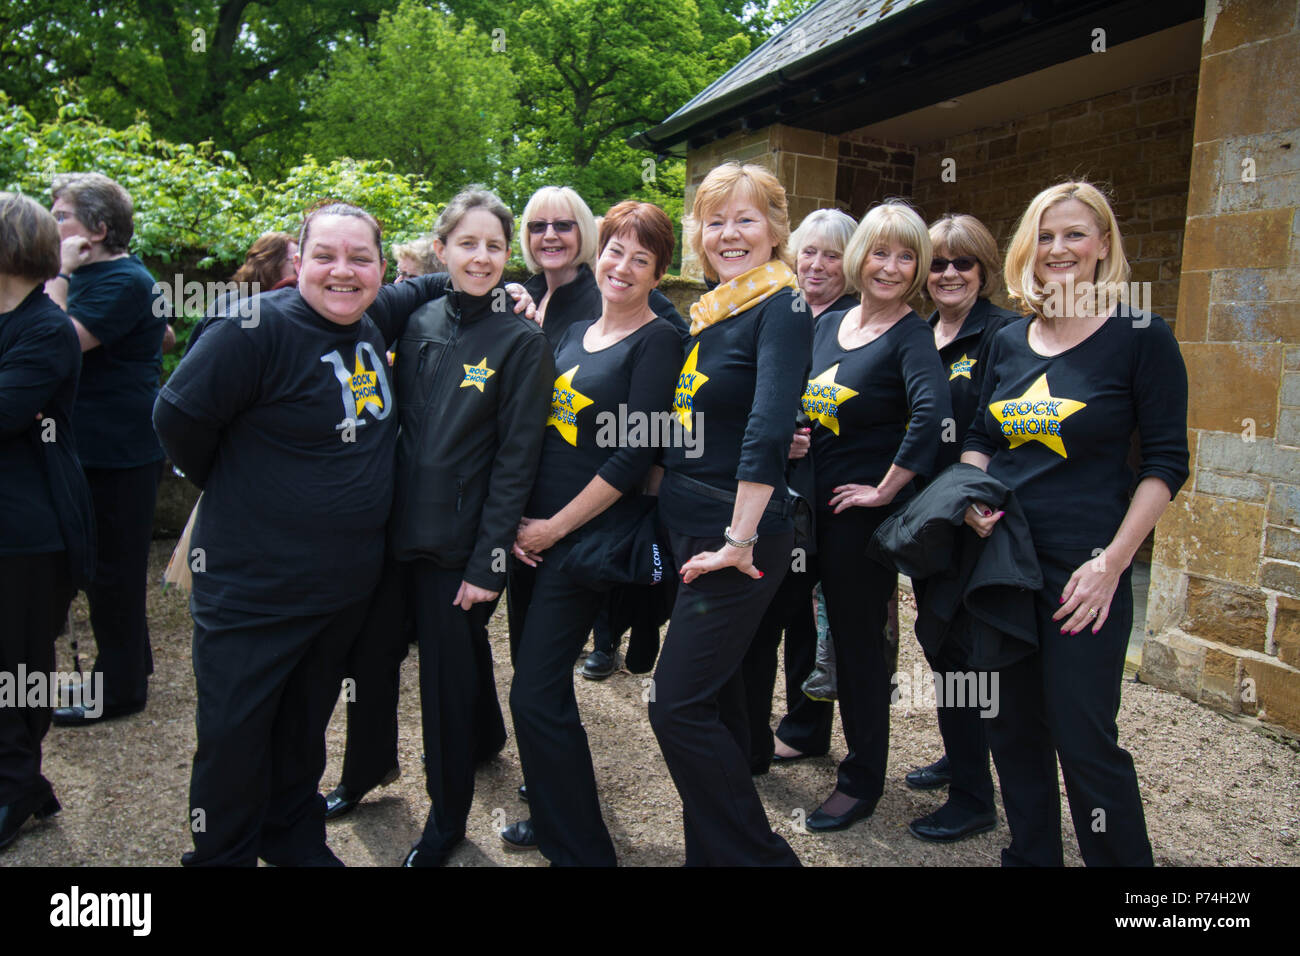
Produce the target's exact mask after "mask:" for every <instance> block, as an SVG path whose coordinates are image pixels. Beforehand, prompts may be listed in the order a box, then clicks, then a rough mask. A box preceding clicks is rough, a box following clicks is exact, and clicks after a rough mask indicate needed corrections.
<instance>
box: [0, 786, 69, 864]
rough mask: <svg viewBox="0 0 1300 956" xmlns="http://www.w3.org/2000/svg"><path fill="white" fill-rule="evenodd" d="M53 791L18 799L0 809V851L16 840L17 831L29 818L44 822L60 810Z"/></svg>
mask: <svg viewBox="0 0 1300 956" xmlns="http://www.w3.org/2000/svg"><path fill="white" fill-rule="evenodd" d="M62 809H63V807H61V806H60V805H59V800H58V798H57V797H56V796H54V791H53V790H49V791H47V792H45V793H37V794H35V795H30V794H29V795H28V796H26V797H20V798H19V799H17V800H15V801H14V802H13V803H10V804H7V805H6V806H3V807H0V850H3V849H4V848H5V847H7V846H8V845H9V844H10V843H13V842H14V840H16V839H18V831H19V830H20V829H22V825H23V824H24V823H26V822H27V820H28V818H29V817H35V818H36V819H37V820H44V819H45V818H46V817H52V816H54V814H56V813H58V812H59V811H60V810H62Z"/></svg>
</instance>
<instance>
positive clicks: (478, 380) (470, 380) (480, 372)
mask: <svg viewBox="0 0 1300 956" xmlns="http://www.w3.org/2000/svg"><path fill="white" fill-rule="evenodd" d="M462 364H463V363H462ZM496 373H497V372H496V369H494V368H488V367H487V356H486V355H485V356H483V357H482V358H481V359H479V362H478V364H477V365H466V366H465V380H464V381H463V382H461V383H460V387H461V388H477V389H478V390H479V391H480V392H481V391H483V383H484V382H486V381H487V380H488V379H489V378H491V377H492V376H493V375H495V374H496Z"/></svg>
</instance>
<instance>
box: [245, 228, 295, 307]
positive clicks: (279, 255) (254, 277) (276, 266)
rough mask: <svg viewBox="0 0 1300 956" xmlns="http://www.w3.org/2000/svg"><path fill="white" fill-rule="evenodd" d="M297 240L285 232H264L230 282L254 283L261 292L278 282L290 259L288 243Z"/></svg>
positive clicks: (268, 289) (249, 250)
mask: <svg viewBox="0 0 1300 956" xmlns="http://www.w3.org/2000/svg"><path fill="white" fill-rule="evenodd" d="M297 241H298V240H296V239H294V237H293V236H292V235H291V234H290V233H287V232H264V233H262V234H261V235H260V236H258V237H257V241H256V242H254V243H253V244H252V245H251V246H250V247H249V249H248V255H247V256H245V257H244V264H243V265H242V266H240V267H239V268H238V269H236V270H235V274H234V275H233V276H231V277H230V279H231V281H232V282H256V283H257V284H258V286H259V288H261V289H262V291H263V292H269V291H270V289H271V286H273V285H275V284H276V283H277V282H279V281H280V274H281V273H282V272H283V271H284V264H285V262H286V261H288V260H289V259H290V256H289V243H294V244H296V243H297Z"/></svg>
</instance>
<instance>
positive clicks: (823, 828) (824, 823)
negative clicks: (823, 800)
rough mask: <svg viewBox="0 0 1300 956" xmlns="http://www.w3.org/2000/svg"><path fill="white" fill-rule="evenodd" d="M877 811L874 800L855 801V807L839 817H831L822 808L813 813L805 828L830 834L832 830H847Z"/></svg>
mask: <svg viewBox="0 0 1300 956" xmlns="http://www.w3.org/2000/svg"><path fill="white" fill-rule="evenodd" d="M875 810H876V804H875V801H873V800H855V801H854V802H853V806H851V807H849V808H848V809H847V810H845V811H844V812H843V813H841V814H840V815H839V816H834V817H833V816H831V815H830V814H829V813H826V812H825V811H824V810H822V809H821V807H818V808H817V809H816V810H814V811H813V813H812V815H811V816H810V817H808V820H807V821H806V822H805V823H804V826H805V827H807V828H808V829H809V830H812V831H813V832H814V833H830V832H831V831H832V830H847V829H848V828H849V827H851V826H853V824H855V823H857V822H858V821H859V820H865V819H866V818H867V817H869V816H871V814H872V813H874V812H875Z"/></svg>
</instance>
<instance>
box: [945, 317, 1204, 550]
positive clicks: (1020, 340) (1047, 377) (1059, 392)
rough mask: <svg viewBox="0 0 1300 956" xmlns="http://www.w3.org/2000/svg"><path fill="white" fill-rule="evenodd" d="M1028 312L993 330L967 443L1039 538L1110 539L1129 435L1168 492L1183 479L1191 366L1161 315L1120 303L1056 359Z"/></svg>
mask: <svg viewBox="0 0 1300 956" xmlns="http://www.w3.org/2000/svg"><path fill="white" fill-rule="evenodd" d="M1029 321H1030V320H1029V319H1028V318H1022V319H1018V320H1017V321H1015V322H1012V323H1011V324H1010V325H1008V326H1007V327H1006V328H1004V329H1003V330H1002V331H1001V332H999V333H997V335H995V336H994V337H993V346H992V349H991V350H990V352H989V357H988V363H989V364H988V370H987V371H986V372H985V377H984V387H983V390H982V393H981V395H980V400H979V405H980V408H981V409H982V410H983V411H982V412H981V413H980V414H978V415H976V417H975V420H974V423H973V424H972V425H971V429H970V432H969V433H968V434H967V436H966V443H965V446H964V447H965V450H967V451H978V452H982V453H983V454H986V455H989V456H991V460H990V461H989V467H988V472H989V474H990V475H993V476H994V477H995V478H998V479H1000V480H1001V481H1002V482H1003V483H1004V484H1006V485H1007V487H1009V488H1011V489H1013V490H1014V491H1015V493H1016V497H1017V498H1019V499H1020V504H1021V505H1022V506H1023V508H1024V510H1025V516H1026V517H1027V518H1028V519H1029V527H1030V530H1031V532H1032V533H1033V537H1034V543H1035V544H1036V545H1039V546H1045V547H1060V548H1080V549H1084V548H1087V549H1094V548H1104V547H1106V545H1108V544H1109V543H1110V541H1111V539H1112V538H1114V537H1115V532H1116V531H1118V530H1119V526H1120V523H1121V522H1122V521H1123V520H1124V514H1125V512H1126V511H1127V510H1128V504H1129V492H1130V489H1131V488H1132V487H1133V484H1134V476H1133V471H1132V469H1131V468H1130V467H1129V465H1128V454H1129V440H1130V437H1131V436H1132V434H1133V430H1134V429H1135V428H1136V429H1137V430H1138V432H1139V434H1140V436H1141V446H1142V465H1141V468H1140V470H1139V471H1138V474H1137V478H1138V479H1139V480H1140V479H1142V478H1145V477H1147V476H1148V475H1154V476H1156V477H1157V478H1159V479H1160V480H1161V481H1163V482H1164V483H1165V484H1166V485H1168V486H1169V494H1170V496H1171V497H1172V496H1173V495H1175V494H1177V493H1178V489H1179V488H1181V487H1182V484H1183V482H1184V481H1186V480H1187V473H1188V472H1187V370H1186V368H1185V367H1184V365H1183V358H1182V355H1181V354H1180V353H1179V351H1178V343H1177V341H1175V339H1174V334H1173V332H1171V331H1170V329H1169V326H1168V325H1166V324H1165V321H1164V320H1163V319H1162V318H1160V316H1158V315H1146V314H1142V313H1135V314H1130V313H1129V312H1128V310H1127V308H1121V309H1120V310H1119V311H1118V312H1117V313H1116V314H1115V315H1112V316H1111V317H1110V318H1109V319H1107V320H1106V323H1105V324H1104V325H1102V326H1101V328H1099V329H1098V330H1097V331H1096V332H1094V333H1093V334H1092V335H1090V336H1088V338H1086V339H1084V340H1083V341H1082V342H1080V343H1079V344H1078V345H1076V346H1074V348H1071V349H1067V350H1066V351H1064V352H1062V353H1061V354H1060V355H1054V356H1052V357H1050V358H1046V357H1044V356H1041V355H1039V354H1038V353H1036V352H1034V351H1033V350H1032V349H1030V347H1029V339H1028V331H1029Z"/></svg>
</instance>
